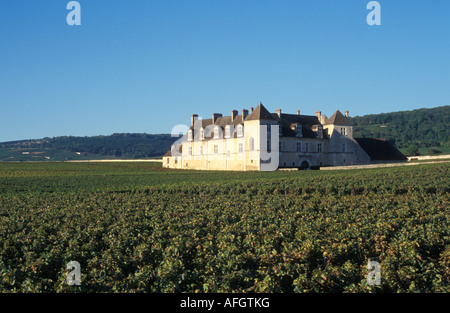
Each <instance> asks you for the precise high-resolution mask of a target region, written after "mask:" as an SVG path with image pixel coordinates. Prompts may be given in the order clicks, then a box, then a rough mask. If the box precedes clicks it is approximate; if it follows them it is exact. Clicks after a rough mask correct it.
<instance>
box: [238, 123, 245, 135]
mask: <svg viewBox="0 0 450 313" xmlns="http://www.w3.org/2000/svg"><path fill="white" fill-rule="evenodd" d="M237 135H238V137H242V136H244V126H243V125H242V124H239V125H238V126H237Z"/></svg>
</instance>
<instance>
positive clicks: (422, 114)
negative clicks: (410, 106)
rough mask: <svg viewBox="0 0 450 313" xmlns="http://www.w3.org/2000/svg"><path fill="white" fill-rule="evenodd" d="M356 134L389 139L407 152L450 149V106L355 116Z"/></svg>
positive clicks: (437, 151) (435, 151)
mask: <svg viewBox="0 0 450 313" xmlns="http://www.w3.org/2000/svg"><path fill="white" fill-rule="evenodd" d="M350 120H351V122H352V123H353V125H354V131H353V135H354V137H356V138H358V137H362V138H385V139H387V140H388V141H389V142H390V143H391V144H392V145H394V146H395V147H396V148H398V149H400V150H403V151H405V152H406V153H407V154H410V155H413V154H417V153H418V150H419V149H420V148H427V149H428V152H429V153H431V154H432V153H439V149H440V148H450V128H449V121H450V105H447V106H441V107H436V108H432V109H418V110H412V111H402V112H393V113H382V114H372V115H364V116H355V117H352V118H351V119H350Z"/></svg>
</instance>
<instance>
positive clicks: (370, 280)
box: [367, 259, 381, 286]
mask: <svg viewBox="0 0 450 313" xmlns="http://www.w3.org/2000/svg"><path fill="white" fill-rule="evenodd" d="M367 269H368V270H369V273H368V274H367V284H368V285H369V286H373V285H377V286H379V285H381V265H380V263H378V262H377V261H373V260H371V259H369V262H368V263H367Z"/></svg>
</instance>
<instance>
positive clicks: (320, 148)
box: [317, 143, 322, 153]
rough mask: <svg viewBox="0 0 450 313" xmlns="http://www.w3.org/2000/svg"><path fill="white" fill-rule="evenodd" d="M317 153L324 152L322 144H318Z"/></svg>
mask: <svg viewBox="0 0 450 313" xmlns="http://www.w3.org/2000/svg"><path fill="white" fill-rule="evenodd" d="M317 152H319V153H320V152H322V144H321V143H318V144H317Z"/></svg>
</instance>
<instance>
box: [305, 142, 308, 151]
mask: <svg viewBox="0 0 450 313" xmlns="http://www.w3.org/2000/svg"><path fill="white" fill-rule="evenodd" d="M305 152H309V143H305Z"/></svg>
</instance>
